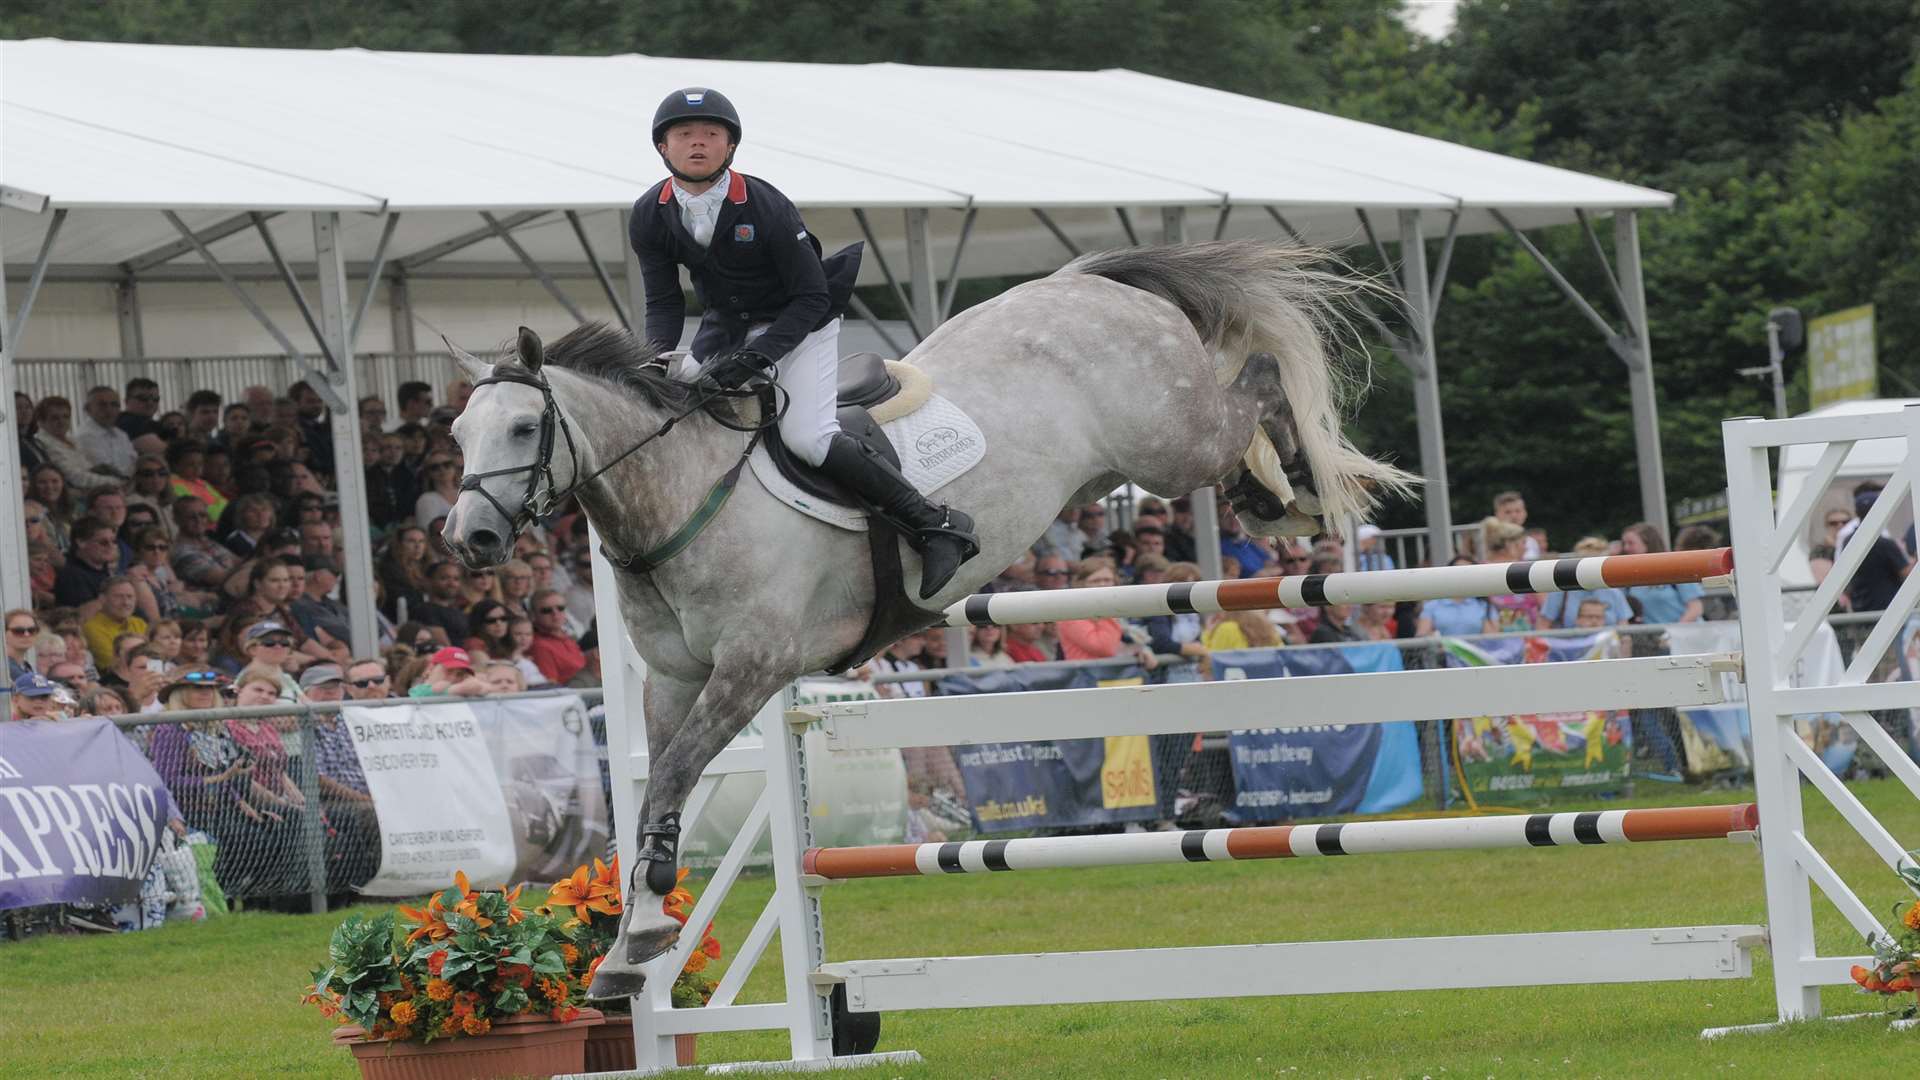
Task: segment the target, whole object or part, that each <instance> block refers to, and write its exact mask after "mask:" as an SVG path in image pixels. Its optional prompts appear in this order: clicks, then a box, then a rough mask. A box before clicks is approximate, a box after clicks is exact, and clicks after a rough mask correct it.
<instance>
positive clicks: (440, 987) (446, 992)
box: [427, 979, 453, 1001]
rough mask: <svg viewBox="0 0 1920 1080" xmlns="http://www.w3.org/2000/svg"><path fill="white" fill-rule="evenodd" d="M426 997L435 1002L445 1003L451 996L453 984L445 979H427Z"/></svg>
mask: <svg viewBox="0 0 1920 1080" xmlns="http://www.w3.org/2000/svg"><path fill="white" fill-rule="evenodd" d="M427 996H428V997H429V998H432V999H433V1000H435V1001H445V1000H447V999H448V998H450V997H452V996H453V984H452V983H450V982H448V981H447V980H445V979H428V980H427Z"/></svg>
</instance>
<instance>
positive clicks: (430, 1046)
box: [333, 1009, 603, 1080]
mask: <svg viewBox="0 0 1920 1080" xmlns="http://www.w3.org/2000/svg"><path fill="white" fill-rule="evenodd" d="M602 1022H603V1017H601V1015H600V1011H599V1010H598V1009H581V1010H580V1015H579V1016H578V1017H576V1018H574V1020H573V1021H572V1022H571V1023H566V1024H561V1023H556V1022H555V1021H553V1020H552V1019H550V1018H548V1017H547V1016H545V1015H533V1016H513V1017H508V1018H506V1019H502V1020H495V1021H494V1022H493V1029H492V1030H491V1031H489V1032H487V1033H486V1034H485V1035H459V1036H455V1037H453V1038H447V1039H435V1040H434V1041H433V1042H431V1043H417V1042H394V1041H392V1040H390V1039H376V1040H374V1041H372V1042H369V1041H367V1040H366V1032H365V1031H364V1030H362V1029H361V1028H359V1027H357V1026H348V1027H342V1028H335V1029H334V1031H333V1041H334V1043H335V1044H336V1045H339V1046H345V1047H346V1048H348V1049H349V1050H352V1051H353V1056H354V1058H355V1060H357V1061H358V1062H359V1063H360V1075H361V1077H362V1078H363V1080H468V1078H471V1077H493V1076H552V1075H554V1074H555V1073H577V1072H582V1071H584V1065H585V1061H586V1044H587V1033H588V1032H589V1031H592V1030H594V1028H595V1027H596V1026H598V1025H600V1024H601V1023H602Z"/></svg>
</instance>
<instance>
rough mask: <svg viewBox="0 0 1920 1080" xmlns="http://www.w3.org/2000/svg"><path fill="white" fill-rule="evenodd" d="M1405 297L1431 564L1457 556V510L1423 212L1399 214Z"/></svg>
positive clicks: (1405, 356)
mask: <svg viewBox="0 0 1920 1080" xmlns="http://www.w3.org/2000/svg"><path fill="white" fill-rule="evenodd" d="M1400 267H1401V269H1400V274H1401V282H1400V283H1401V290H1400V291H1401V296H1402V298H1403V299H1404V300H1405V301H1406V305H1407V318H1408V321H1409V322H1410V323H1411V324H1412V328H1413V337H1412V339H1411V340H1410V341H1408V342H1407V348H1406V349H1405V350H1404V351H1397V355H1399V357H1400V359H1401V360H1402V361H1403V362H1404V363H1405V364H1406V365H1407V369H1408V370H1409V371H1411V372H1412V373H1413V401H1414V416H1415V419H1416V421H1417V423H1418V425H1419V430H1420V472H1421V474H1422V475H1423V476H1425V477H1426V484H1425V490H1424V491H1423V492H1422V495H1423V497H1424V499H1425V501H1426V507H1427V552H1428V565H1430V566H1445V565H1446V564H1447V560H1449V559H1451V558H1452V557H1453V507H1452V504H1451V502H1450V498H1451V496H1450V493H1449V490H1448V484H1447V444H1446V437H1445V436H1444V435H1443V434H1442V431H1441V422H1440V357H1439V353H1438V351H1437V350H1435V348H1434V344H1433V291H1432V288H1431V286H1430V285H1429V283H1428V281H1427V243H1426V235H1425V234H1424V233H1423V232H1422V231H1421V229H1420V211H1418V210H1402V211H1400Z"/></svg>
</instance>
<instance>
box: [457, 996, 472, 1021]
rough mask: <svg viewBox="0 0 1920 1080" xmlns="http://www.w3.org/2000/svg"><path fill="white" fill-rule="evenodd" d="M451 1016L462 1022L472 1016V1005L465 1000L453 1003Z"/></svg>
mask: <svg viewBox="0 0 1920 1080" xmlns="http://www.w3.org/2000/svg"><path fill="white" fill-rule="evenodd" d="M453 1015H454V1016H456V1017H458V1018H460V1019H462V1020H465V1019H468V1018H469V1017H471V1016H472V1015H473V1003H472V1002H470V1001H465V1000H457V1001H455V1002H454V1003H453Z"/></svg>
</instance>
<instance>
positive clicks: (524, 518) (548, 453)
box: [460, 369, 672, 535]
mask: <svg viewBox="0 0 1920 1080" xmlns="http://www.w3.org/2000/svg"><path fill="white" fill-rule="evenodd" d="M494 383H519V384H520V385H521V386H531V387H533V388H534V389H535V390H538V391H540V397H541V399H542V402H543V405H542V407H541V409H540V452H539V454H538V455H537V456H535V457H534V459H533V461H531V462H529V463H528V464H525V465H515V466H513V467H512V468H510V469H495V470H493V471H492V472H483V473H468V474H466V475H465V476H462V477H461V478H460V490H461V491H477V492H479V493H480V497H481V498H483V499H485V500H487V502H488V503H490V504H492V506H493V508H494V509H495V510H497V511H499V512H500V516H501V517H503V518H505V519H506V520H507V527H508V530H509V531H510V533H512V534H513V535H518V534H519V532H520V530H521V529H524V528H526V527H527V525H528V524H530V523H531V522H533V521H534V520H535V519H536V518H543V517H546V516H547V515H548V514H550V513H552V512H553V508H554V507H555V506H558V505H559V504H560V500H561V499H563V498H565V497H566V496H567V495H569V494H571V493H572V492H573V491H574V490H575V489H577V488H578V487H579V486H580V484H582V483H585V482H586V481H584V480H583V481H579V482H576V483H575V484H573V485H572V486H571V487H569V488H567V490H566V491H561V490H560V484H559V481H557V480H555V479H554V478H553V432H554V429H555V428H558V429H559V430H560V433H561V434H562V435H565V436H566V438H567V459H568V460H569V461H571V462H572V463H573V474H574V475H575V476H578V475H579V474H580V454H579V451H578V450H577V449H576V448H575V447H574V445H573V429H572V428H569V427H568V426H567V418H566V417H565V416H562V415H561V414H560V406H559V405H558V404H556V403H555V402H554V400H553V387H552V386H550V385H548V383H547V380H545V379H542V378H540V377H539V376H537V375H533V374H530V373H529V374H521V373H519V372H507V373H505V374H502V373H500V372H499V371H498V369H496V370H495V372H494V374H492V375H489V376H487V377H486V378H484V379H481V380H480V381H479V382H476V383H474V384H473V388H474V389H475V390H478V389H480V388H481V387H483V386H491V385H493V384H494ZM668 426H669V427H670V426H672V424H671V421H669V424H668ZM663 430H664V429H663ZM636 449H637V447H636ZM622 456H623V457H624V456H625V455H622ZM602 471H605V470H602ZM520 473H527V474H529V475H528V476H527V494H526V496H525V497H524V498H522V499H521V500H520V511H519V513H515V514H509V513H507V508H506V507H504V506H502V505H500V500H499V499H496V498H494V497H493V493H492V492H490V491H488V490H487V489H486V488H485V487H483V486H481V481H483V480H488V479H491V478H493V477H495V476H517V475H519V474H520ZM598 475H600V474H599V473H595V474H594V476H598ZM587 479H588V480H591V479H593V477H588V478H587ZM541 480H545V481H546V482H547V485H546V486H547V497H546V501H545V502H544V503H542V502H539V501H538V499H539V495H540V481H541Z"/></svg>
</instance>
